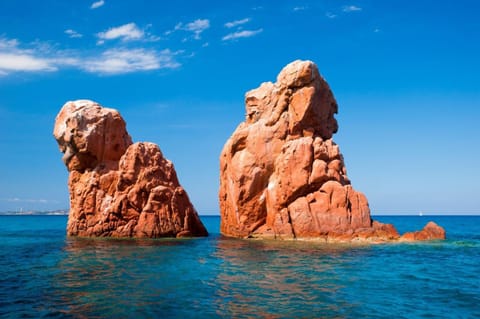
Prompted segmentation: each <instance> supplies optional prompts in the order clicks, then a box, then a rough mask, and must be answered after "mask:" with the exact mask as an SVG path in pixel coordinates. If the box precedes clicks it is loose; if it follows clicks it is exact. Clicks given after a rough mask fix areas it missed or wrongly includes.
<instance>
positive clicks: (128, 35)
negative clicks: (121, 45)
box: [97, 22, 145, 44]
mask: <svg viewBox="0 0 480 319" xmlns="http://www.w3.org/2000/svg"><path fill="white" fill-rule="evenodd" d="M144 35H145V32H144V31H143V30H141V29H139V28H138V27H137V25H136V24H135V23H133V22H130V23H127V24H124V25H121V26H119V27H113V28H110V29H108V30H107V31H104V32H100V33H98V34H97V37H98V38H99V40H98V42H97V43H98V44H103V43H104V42H105V40H114V39H121V40H122V41H129V40H140V39H142V38H143V37H144Z"/></svg>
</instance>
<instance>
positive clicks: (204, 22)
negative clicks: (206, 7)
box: [165, 19, 210, 40]
mask: <svg viewBox="0 0 480 319" xmlns="http://www.w3.org/2000/svg"><path fill="white" fill-rule="evenodd" d="M208 28H210V20H208V19H197V20H195V21H192V22H190V23H187V24H183V23H182V22H179V23H177V25H176V26H175V29H174V30H173V31H177V30H184V31H189V32H193V38H194V39H195V40H200V39H201V34H202V32H203V31H205V30H207V29H208ZM173 31H167V32H166V33H165V34H167V35H168V34H170V33H172V32H173Z"/></svg>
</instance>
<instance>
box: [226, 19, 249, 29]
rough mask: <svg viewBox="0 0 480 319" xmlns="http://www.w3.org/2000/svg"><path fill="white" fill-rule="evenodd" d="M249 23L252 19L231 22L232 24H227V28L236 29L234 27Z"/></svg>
mask: <svg viewBox="0 0 480 319" xmlns="http://www.w3.org/2000/svg"><path fill="white" fill-rule="evenodd" d="M249 21H250V18H245V19H241V20H235V21H230V22H227V23H225V27H227V28H229V29H230V28H234V27H236V26H239V25H242V24H245V23H248V22H249Z"/></svg>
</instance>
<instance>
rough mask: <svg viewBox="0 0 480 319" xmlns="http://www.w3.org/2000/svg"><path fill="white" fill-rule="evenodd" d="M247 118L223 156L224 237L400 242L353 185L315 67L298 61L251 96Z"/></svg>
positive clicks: (330, 99)
mask: <svg viewBox="0 0 480 319" xmlns="http://www.w3.org/2000/svg"><path fill="white" fill-rule="evenodd" d="M245 104H246V119H245V122H243V123H241V124H240V125H239V126H238V127H237V129H236V130H235V132H234V133H233V135H232V136H231V137H230V139H229V140H228V141H227V142H226V144H225V146H224V148H223V150H222V153H221V156H220V191H219V200H220V214H221V233H222V234H224V235H226V236H232V237H241V238H247V237H256V238H279V239H293V238H303V239H309V238H310V239H311V238H316V239H323V240H326V241H356V240H367V241H374V242H381V241H390V240H397V239H399V234H398V232H397V231H396V229H395V227H393V226H392V225H385V224H381V223H378V222H374V221H373V220H372V219H371V217H370V209H369V206H368V201H367V198H366V197H365V195H363V194H362V193H360V192H357V191H356V190H354V189H353V188H352V186H351V185H350V180H349V179H348V177H347V172H346V168H345V164H344V161H343V156H342V154H341V153H340V150H339V147H338V145H336V144H335V143H334V142H333V140H332V136H333V134H334V133H336V132H337V129H338V125H337V121H336V119H335V117H334V114H336V113H337V111H338V108H337V103H336V101H335V98H334V96H333V93H332V91H331V90H330V87H329V86H328V84H327V82H326V81H325V80H324V79H323V78H322V76H321V75H320V74H319V72H318V69H317V67H316V65H315V64H314V63H313V62H311V61H294V62H292V63H290V64H288V65H287V66H286V67H285V68H284V69H283V70H282V71H281V72H280V74H279V75H278V77H277V82H276V83H271V82H266V83H263V84H262V85H261V86H260V87H259V88H257V89H255V90H252V91H250V92H247V94H246V97H245Z"/></svg>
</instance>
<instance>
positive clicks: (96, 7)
mask: <svg viewBox="0 0 480 319" xmlns="http://www.w3.org/2000/svg"><path fill="white" fill-rule="evenodd" d="M104 4H105V1H103V0H99V1H95V2H94V3H92V5H91V6H90V9H98V8H100V7H102V6H103V5H104Z"/></svg>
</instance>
